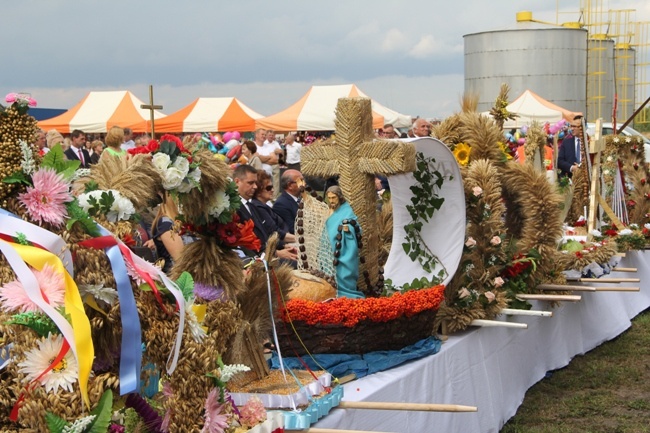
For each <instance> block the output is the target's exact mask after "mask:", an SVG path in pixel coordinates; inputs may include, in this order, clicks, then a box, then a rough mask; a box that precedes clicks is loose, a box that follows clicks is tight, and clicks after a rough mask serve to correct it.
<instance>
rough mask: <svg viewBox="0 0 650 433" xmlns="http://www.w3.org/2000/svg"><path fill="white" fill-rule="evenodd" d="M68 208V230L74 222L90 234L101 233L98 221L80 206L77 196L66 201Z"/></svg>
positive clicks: (97, 234)
mask: <svg viewBox="0 0 650 433" xmlns="http://www.w3.org/2000/svg"><path fill="white" fill-rule="evenodd" d="M48 154H49V153H48ZM66 208H67V209H68V218H69V219H68V222H67V224H66V228H67V229H68V230H70V229H71V228H72V226H73V225H74V223H79V224H81V226H82V227H83V229H84V230H85V231H86V233H88V234H89V235H90V236H92V237H97V236H99V235H100V233H99V228H98V227H97V223H95V221H93V219H92V218H90V216H89V215H88V213H87V212H86V211H85V210H84V209H83V208H82V207H81V206H79V202H78V201H77V199H76V198H75V199H74V200H72V201H71V202H68V203H66Z"/></svg>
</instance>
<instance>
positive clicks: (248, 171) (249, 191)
mask: <svg viewBox="0 0 650 433" xmlns="http://www.w3.org/2000/svg"><path fill="white" fill-rule="evenodd" d="M233 179H234V180H235V185H237V190H238V192H239V197H240V198H241V202H242V205H241V207H240V208H239V209H237V214H238V215H239V218H240V219H241V221H248V220H253V224H254V228H253V232H254V233H255V236H257V238H258V239H259V240H260V242H261V243H262V248H261V249H260V251H256V253H259V252H263V251H264V249H265V248H266V242H267V241H268V239H269V236H270V235H271V234H272V233H267V232H266V230H265V229H264V222H265V221H264V220H263V218H264V216H263V215H261V214H260V213H259V211H258V210H256V209H255V205H254V203H251V200H252V199H253V196H254V195H255V191H256V190H257V170H256V169H255V167H252V166H250V165H247V164H242V165H240V166H239V167H237V168H236V169H235V171H234V172H233ZM275 255H276V256H277V257H279V258H281V259H285V260H288V261H291V262H295V260H296V258H297V250H296V248H295V247H292V246H288V245H287V246H285V247H284V248H283V249H278V250H276V251H275Z"/></svg>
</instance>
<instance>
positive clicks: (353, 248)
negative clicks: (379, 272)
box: [325, 202, 365, 298]
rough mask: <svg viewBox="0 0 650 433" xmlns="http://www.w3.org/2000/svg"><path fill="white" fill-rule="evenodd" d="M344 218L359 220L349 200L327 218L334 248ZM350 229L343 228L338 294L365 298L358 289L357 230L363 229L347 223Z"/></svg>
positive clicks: (337, 279) (337, 278)
mask: <svg viewBox="0 0 650 433" xmlns="http://www.w3.org/2000/svg"><path fill="white" fill-rule="evenodd" d="M343 220H355V221H356V220H357V216H356V215H355V214H354V211H353V210H352V207H351V206H350V204H349V203H348V202H344V203H342V204H341V205H340V206H339V207H338V208H337V209H336V210H335V211H334V213H332V215H330V217H329V218H327V221H326V222H325V230H326V231H327V237H328V238H329V241H330V244H331V245H332V248H335V245H336V242H337V240H336V235H337V234H339V231H338V227H339V225H343ZM347 226H348V231H345V230H341V232H340V233H341V236H342V239H341V241H340V242H341V250H340V252H341V255H340V256H339V258H338V260H339V263H338V265H337V266H336V284H337V286H338V287H337V293H336V294H337V296H339V297H344V298H365V296H364V295H363V293H361V292H360V291H359V290H358V289H357V279H358V278H359V246H358V245H357V239H356V230H361V228H360V227H359V224H356V225H354V226H353V225H352V224H349V223H348V224H347Z"/></svg>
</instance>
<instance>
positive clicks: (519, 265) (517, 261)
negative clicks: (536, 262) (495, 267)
mask: <svg viewBox="0 0 650 433" xmlns="http://www.w3.org/2000/svg"><path fill="white" fill-rule="evenodd" d="M525 257H526V256H525V255H523V254H521V253H517V254H515V255H514V257H513V258H512V265H510V266H508V267H507V268H506V269H505V270H504V271H503V273H502V276H503V277H507V278H514V277H516V276H518V275H520V274H521V273H522V272H524V271H525V270H526V269H528V268H530V267H531V266H532V265H533V264H532V262H531V261H529V260H526V261H524V260H521V259H523V258H525Z"/></svg>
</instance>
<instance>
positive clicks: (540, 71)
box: [464, 12, 587, 113]
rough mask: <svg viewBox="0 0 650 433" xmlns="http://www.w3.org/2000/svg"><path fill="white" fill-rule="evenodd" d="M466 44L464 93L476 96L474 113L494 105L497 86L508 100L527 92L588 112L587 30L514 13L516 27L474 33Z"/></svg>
mask: <svg viewBox="0 0 650 433" xmlns="http://www.w3.org/2000/svg"><path fill="white" fill-rule="evenodd" d="M464 41H465V91H466V92H472V93H477V94H478V95H479V105H478V110H479V112H480V111H487V110H489V109H490V108H491V107H492V105H493V104H494V100H495V99H496V97H497V95H498V93H499V89H500V87H501V83H506V84H508V85H509V86H510V98H511V100H512V99H514V98H516V97H517V96H519V95H520V94H521V93H523V92H524V91H525V90H527V89H529V90H532V91H533V92H535V93H537V94H539V95H540V96H542V97H543V98H545V99H547V100H549V101H551V102H553V103H555V104H557V105H559V106H561V107H563V108H566V109H568V110H571V111H581V112H583V113H584V112H585V111H586V99H587V98H586V86H585V80H586V74H587V31H586V30H584V29H582V28H580V26H579V25H566V26H557V25H554V24H545V23H539V22H534V21H532V13H530V12H525V13H518V14H517V23H516V26H515V27H514V28H510V29H504V30H495V31H489V32H481V33H472V34H467V35H465V36H464Z"/></svg>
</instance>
